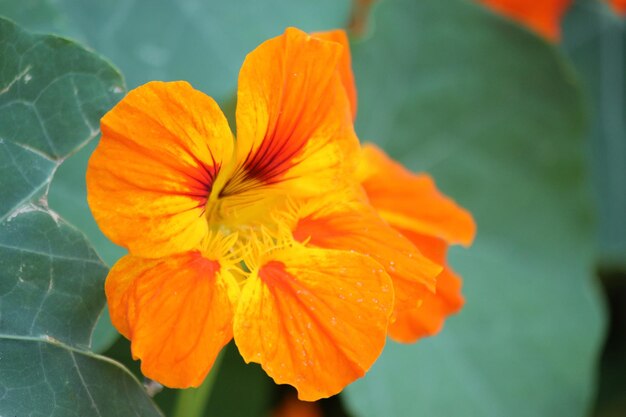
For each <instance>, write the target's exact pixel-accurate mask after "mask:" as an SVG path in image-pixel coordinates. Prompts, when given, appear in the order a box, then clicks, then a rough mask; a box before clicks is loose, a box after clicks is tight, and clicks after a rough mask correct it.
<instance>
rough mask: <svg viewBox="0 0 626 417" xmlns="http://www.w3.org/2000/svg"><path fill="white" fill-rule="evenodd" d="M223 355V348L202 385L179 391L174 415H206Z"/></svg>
mask: <svg viewBox="0 0 626 417" xmlns="http://www.w3.org/2000/svg"><path fill="white" fill-rule="evenodd" d="M223 357H224V351H223V350H222V352H220V354H219V355H217V358H215V362H214V363H213V368H211V372H209V374H208V375H207V377H206V379H205V380H204V382H203V383H202V385H200V386H199V387H198V388H189V389H186V390H181V391H180V392H179V393H178V396H177V398H176V403H175V404H174V412H173V413H172V417H206V415H205V414H204V412H205V409H206V406H207V404H208V403H209V399H210V398H211V392H212V391H213V386H214V385H215V378H216V377H217V374H218V372H219V368H220V365H221V363H222V360H223Z"/></svg>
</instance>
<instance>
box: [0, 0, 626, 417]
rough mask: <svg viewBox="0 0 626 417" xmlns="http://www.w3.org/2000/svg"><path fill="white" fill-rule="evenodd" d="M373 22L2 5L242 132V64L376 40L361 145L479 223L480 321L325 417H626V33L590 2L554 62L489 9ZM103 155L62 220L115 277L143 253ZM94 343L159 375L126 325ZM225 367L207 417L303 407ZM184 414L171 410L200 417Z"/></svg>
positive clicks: (387, 16) (438, 340) (460, 319)
mask: <svg viewBox="0 0 626 417" xmlns="http://www.w3.org/2000/svg"><path fill="white" fill-rule="evenodd" d="M368 3H369V2H367V1H355V2H354V3H353V2H350V1H348V0H318V1H316V2H311V1H303V0H297V1H293V0H292V1H288V0H266V1H264V2H258V1H254V0H241V1H233V2H218V1H213V0H204V1H202V0H177V1H171V0H169V1H168V0H134V1H129V0H110V1H97V0H2V1H0V15H4V16H8V17H10V18H12V19H14V20H15V21H16V22H18V23H19V24H21V25H23V26H24V27H26V28H28V29H30V30H33V31H37V32H45V33H57V34H61V35H64V36H68V37H71V38H73V39H76V40H77V41H79V42H81V43H83V44H84V45H87V46H88V47H90V48H92V49H93V50H95V51H96V52H98V53H99V54H101V55H103V56H104V57H106V58H107V59H109V60H110V61H111V62H112V63H113V64H114V65H115V66H116V67H118V68H119V69H120V70H121V72H122V73H123V75H124V76H125V78H126V83H127V87H128V88H129V89H130V88H134V87H136V86H138V85H140V84H142V83H145V82H147V81H150V80H154V79H158V80H178V79H184V80H187V81H189V82H190V83H191V84H192V85H193V86H194V87H195V88H197V89H200V90H202V91H204V92H205V93H207V94H209V95H211V96H213V97H214V98H215V99H216V100H217V101H218V102H219V103H220V105H221V107H222V108H223V109H224V110H225V111H226V112H230V113H231V114H232V112H233V110H234V92H235V91H236V81H237V74H238V70H239V67H240V65H241V62H242V61H243V58H244V57H245V54H246V53H247V52H249V51H250V50H252V49H253V48H254V47H256V46H257V45H258V44H259V43H260V42H262V41H263V40H265V39H267V38H269V37H272V36H275V35H278V34H280V33H281V32H282V31H283V30H284V28H285V27H287V26H296V27H299V28H301V29H303V30H307V31H319V30H325V29H332V28H338V27H343V28H357V29H359V30H356V31H353V32H351V35H352V47H353V49H352V53H353V66H354V72H355V77H356V82H357V88H358V93H359V114H358V117H357V122H356V129H357V134H358V135H359V137H360V138H361V140H362V141H373V142H377V143H379V144H380V145H381V146H383V147H384V148H385V149H386V150H387V151H388V152H389V153H390V154H391V155H392V156H393V157H395V158H397V159H399V160H401V161H402V162H403V163H405V164H406V165H407V166H408V167H410V168H411V169H413V170H415V171H427V172H429V173H430V174H432V175H433V176H434V177H435V179H436V181H437V184H438V185H439V186H440V188H441V189H442V190H443V191H444V192H445V193H447V194H448V195H450V196H451V197H453V198H454V199H455V200H457V201H458V202H459V203H460V204H461V205H463V206H465V207H467V208H469V210H470V211H471V212H472V213H473V214H474V215H475V218H476V221H477V223H478V236H477V240H476V242H475V244H474V245H473V246H472V247H471V248H470V249H456V248H455V249H454V250H453V251H452V254H451V257H450V262H451V264H452V266H453V267H454V268H455V269H456V270H457V271H458V272H459V273H460V274H461V275H462V276H463V278H464V294H465V295H466V306H465V308H464V309H463V311H462V312H461V313H460V314H459V315H458V316H455V317H453V318H451V319H450V320H449V321H448V323H447V324H446V326H445V328H444V330H443V332H442V333H441V334H440V335H438V336H436V337H434V338H431V339H428V340H424V341H421V342H419V343H417V344H415V345H400V344H396V343H394V342H391V341H390V342H389V343H388V345H387V347H386V348H385V351H384V353H383V355H382V356H381V358H380V359H379V360H378V362H377V363H376V364H375V365H374V367H373V368H372V370H371V372H370V373H368V374H367V376H366V377H365V378H364V379H362V380H360V381H357V382H356V383H355V384H353V385H351V386H349V387H348V388H347V389H346V390H345V392H344V393H342V394H341V395H340V396H339V397H338V398H333V399H330V400H325V401H323V402H322V404H321V408H320V409H321V410H323V413H324V415H327V416H344V415H350V416H354V417H361V416H362V417H370V416H372V417H374V416H378V417H380V416H399V417H404V416H407V417H408V416H416V417H419V416H435V417H437V416H480V417H485V416H494V417H496V416H498V417H499V416H520V417H521V416H546V417H548V416H564V417H570V416H573V417H575V416H588V415H592V416H599V417H600V416H601V417H605V416H623V415H626V394H625V393H626V357H625V354H624V352H626V309H625V307H624V306H626V127H625V124H624V122H625V116H626V111H625V110H626V109H625V104H626V101H625V99H624V97H625V93H626V89H625V88H626V87H625V83H624V78H625V74H626V71H625V63H626V62H625V55H624V52H625V51H626V50H625V42H624V40H625V37H624V24H625V23H624V20H622V19H620V18H619V17H618V16H616V15H614V14H613V13H612V12H611V11H610V10H609V9H608V8H607V7H606V6H605V5H604V4H603V3H602V2H600V1H595V0H579V1H577V2H576V3H575V4H574V5H573V6H572V8H571V9H570V11H569V12H568V14H567V16H566V17H565V19H564V20H563V40H562V42H561V44H560V45H552V44H550V43H548V42H546V41H544V40H543V39H541V38H539V37H538V36H536V35H535V34H533V33H531V32H529V31H528V30H526V29H525V28H523V27H521V26H519V25H518V24H516V23H514V22H511V21H509V20H508V19H506V18H503V17H501V16H498V15H496V14H494V13H492V12H490V11H489V10H486V9H484V8H483V7H481V6H480V5H477V4H475V3H473V2H471V1H469V0H467V1H463V0H383V1H380V2H377V3H376V4H374V6H373V7H372V8H371V9H369V7H368ZM94 146H95V142H94V143H91V144H90V145H88V146H87V147H85V148H84V149H82V150H81V151H80V152H78V153H77V154H76V155H74V156H72V157H71V158H69V159H68V160H67V161H66V162H65V163H64V164H63V165H62V166H61V167H60V168H59V170H58V172H57V173H56V176H55V178H54V181H53V183H52V187H51V190H50V196H49V202H50V205H51V207H52V208H54V209H55V210H57V211H58V212H59V213H60V214H61V215H62V216H63V217H65V218H66V219H67V220H68V221H70V222H71V223H72V224H74V225H76V226H77V227H79V228H80V229H81V230H83V231H84V232H85V234H86V235H87V236H88V237H89V239H90V241H91V242H92V243H93V245H94V246H95V248H96V249H97V251H98V253H99V254H100V256H101V257H102V258H103V259H104V260H105V261H106V262H107V263H108V264H109V265H111V264H112V263H114V262H115V260H116V259H118V258H119V257H120V256H121V255H122V254H123V253H124V252H123V250H122V249H120V248H118V247H115V246H114V245H112V244H111V243H110V242H108V241H107V240H106V238H104V237H103V236H102V234H101V233H100V232H99V231H98V229H97V226H96V225H95V223H94V221H93V219H92V218H91V216H90V214H89V211H88V208H87V206H86V202H85V180H84V172H85V167H86V161H87V158H88V156H89V154H90V153H91V151H92V150H93V148H94ZM607 301H608V303H607ZM607 306H608V307H607ZM607 323H608V326H607ZM94 336H95V340H94V349H95V350H97V351H100V352H104V354H105V355H107V356H110V357H112V358H114V359H116V360H118V361H120V362H122V363H124V364H126V365H127V366H128V367H129V368H130V369H131V370H132V371H133V372H135V373H137V374H138V375H139V373H138V364H137V363H133V362H132V360H131V359H130V354H129V343H128V342H127V341H126V340H124V339H123V338H119V337H118V336H117V333H116V332H115V330H114V329H113V328H112V327H111V325H110V323H109V322H108V321H107V319H106V316H105V317H104V319H102V320H101V321H100V323H99V324H98V327H97V329H96V332H95V335H94ZM605 342H606V343H605ZM222 360H223V363H222V366H221V367H220V368H219V371H218V372H217V375H214V378H213V384H214V385H213V390H212V392H211V393H210V397H209V398H208V403H207V405H206V409H205V410H204V411H203V413H204V414H202V415H207V416H224V417H228V416H265V415H269V413H270V412H271V409H272V408H273V407H275V406H276V405H277V404H278V403H280V401H281V398H283V397H285V396H286V395H290V393H291V391H290V390H289V389H286V388H284V387H277V386H275V385H274V384H273V382H272V381H271V379H269V378H268V377H267V376H266V375H265V374H264V373H263V372H262V370H261V369H260V368H259V367H258V366H256V365H245V364H243V361H242V360H241V358H240V357H239V355H238V353H237V351H236V348H235V347H234V345H229V347H228V349H227V350H226V351H225V353H224V354H223V358H222ZM200 394H202V391H200ZM193 395H194V394H189V393H187V394H184V396H186V398H185V399H183V400H182V401H183V402H185V403H186V404H188V403H191V402H193V399H192V398H191V397H192V396H193ZM208 395H209V394H207V396H208ZM199 396H202V395H199ZM180 397H181V395H180V393H179V392H178V391H175V390H168V389H165V390H164V391H162V392H161V393H159V394H157V395H156V396H155V397H154V399H155V401H156V402H157V404H158V405H159V406H160V407H161V409H162V410H163V411H164V413H165V414H166V415H168V416H175V417H183V416H185V415H186V414H185V412H184V411H181V409H180V408H177V407H180V406H181V405H180V404H181V403H180V401H181V400H180ZM177 404H178V405H177Z"/></svg>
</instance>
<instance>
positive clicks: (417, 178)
mask: <svg viewBox="0 0 626 417" xmlns="http://www.w3.org/2000/svg"><path fill="white" fill-rule="evenodd" d="M358 176H359V177H360V179H361V184H362V185H363V188H364V189H365V192H366V193H367V197H368V199H369V201H370V203H371V205H372V206H373V207H374V208H375V209H376V211H377V212H378V214H380V216H381V217H382V218H383V219H385V220H386V221H387V222H388V223H389V224H390V225H391V226H393V227H395V228H396V229H399V230H400V231H403V230H410V231H413V232H416V233H419V234H423V235H428V236H433V237H437V238H440V239H443V240H445V241H446V242H448V243H461V244H463V245H469V244H471V242H472V240H473V239H474V235H475V233H476V225H475V224H474V220H473V219H472V216H471V214H469V213H468V212H467V211H466V210H465V209H463V208H461V207H459V206H458V205H457V204H456V203H455V202H454V201H452V200H451V199H449V198H448V197H446V196H445V195H443V194H442V193H440V192H439V190H437V188H436V187H435V184H434V182H433V180H432V179H431V178H430V177H429V176H428V175H425V174H413V173H412V172H410V171H408V170H406V169H405V168H404V167H403V166H402V165H400V164H399V163H397V162H395V161H393V160H392V159H391V158H389V157H388V156H387V155H386V154H385V153H384V152H383V151H382V150H380V149H379V148H377V147H376V146H374V145H369V144H368V145H365V146H364V147H363V152H362V159H361V163H360V166H359V173H358Z"/></svg>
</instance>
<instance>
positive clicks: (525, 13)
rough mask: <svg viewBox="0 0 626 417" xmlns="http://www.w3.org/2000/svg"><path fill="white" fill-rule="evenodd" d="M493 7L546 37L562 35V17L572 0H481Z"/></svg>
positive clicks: (551, 38) (555, 37)
mask: <svg viewBox="0 0 626 417" xmlns="http://www.w3.org/2000/svg"><path fill="white" fill-rule="evenodd" d="M480 1H481V2H482V3H483V4H485V5H487V6H488V7H490V8H491V9H493V10H495V11H497V12H499V13H502V14H503V15H505V16H508V17H509V18H511V19H513V20H516V21H518V22H520V23H522V24H524V25H525V26H527V27H529V28H530V29H532V30H534V31H535V32H537V33H538V34H540V35H542V36H543V37H545V38H546V39H548V40H550V41H553V42H557V41H559V39H560V37H561V18H562V17H563V15H564V14H565V11H566V10H567V8H568V7H569V6H570V4H571V3H572V0H539V1H534V0H480Z"/></svg>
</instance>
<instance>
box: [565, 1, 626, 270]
mask: <svg viewBox="0 0 626 417" xmlns="http://www.w3.org/2000/svg"><path fill="white" fill-rule="evenodd" d="M563 43H564V48H565V50H566V52H567V54H568V56H570V57H571V59H572V61H573V63H574V65H575V66H576V69H577V70H578V71H579V72H580V74H581V75H582V77H583V82H584V86H585V87H586V93H587V96H588V97H589V98H590V99H591V104H592V106H591V107H592V109H593V114H592V124H591V131H590V134H589V142H590V145H591V168H592V173H593V177H592V179H593V183H594V189H595V191H596V195H597V201H598V220H599V236H598V237H599V249H600V255H601V260H602V261H603V263H604V266H607V267H609V268H620V269H621V270H625V271H626V140H625V139H624V138H626V84H625V83H624V74H626V28H625V26H624V21H623V19H622V18H621V17H620V16H617V15H616V14H615V13H613V11H611V10H609V8H608V7H607V5H606V4H604V3H603V2H599V1H595V0H582V1H578V2H577V3H576V4H575V5H574V6H573V7H572V8H571V10H570V11H569V13H568V16H567V19H566V20H565V23H564V30H563Z"/></svg>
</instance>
